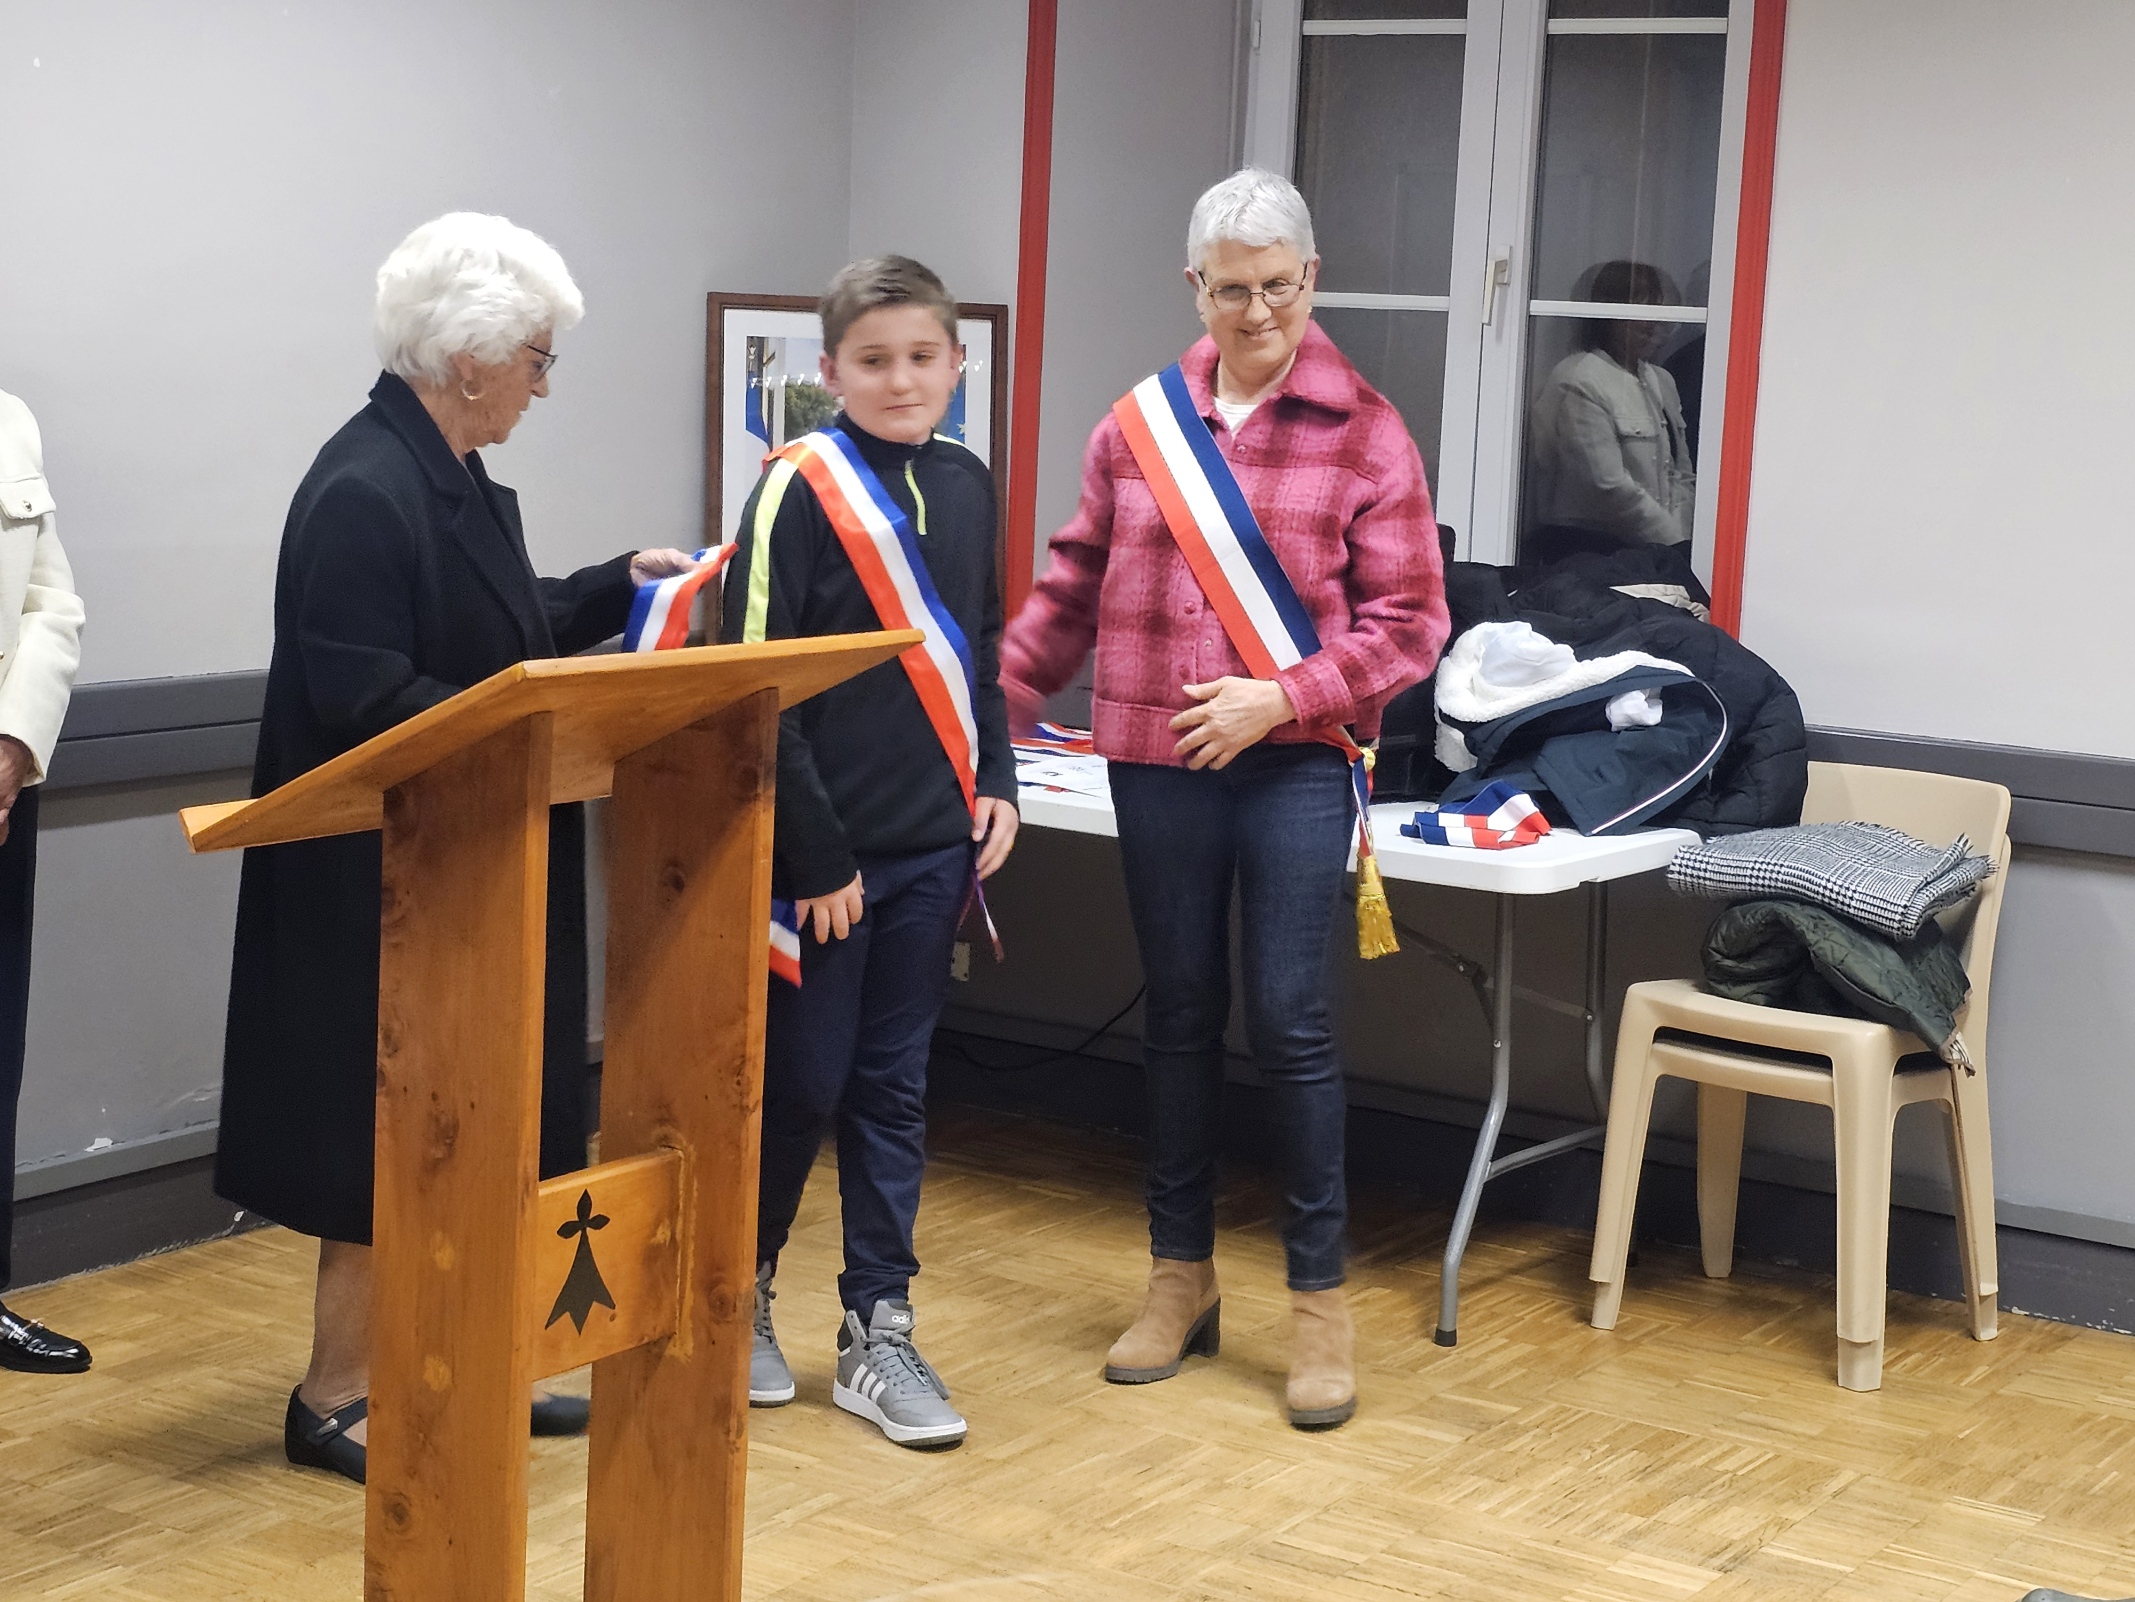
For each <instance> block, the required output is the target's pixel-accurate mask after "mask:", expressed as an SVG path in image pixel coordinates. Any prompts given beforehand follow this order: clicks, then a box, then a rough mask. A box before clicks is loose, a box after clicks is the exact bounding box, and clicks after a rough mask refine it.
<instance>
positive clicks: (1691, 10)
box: [1244, 0, 1750, 569]
mask: <svg viewBox="0 0 2135 1602" xmlns="http://www.w3.org/2000/svg"><path fill="white" fill-rule="evenodd" d="M1749 13H1750V0H1258V5H1257V7H1256V12H1255V18H1254V64H1253V76H1252V80H1251V88H1250V97H1249V101H1248V108H1247V131H1246V149H1245V152H1244V154H1245V158H1246V160H1248V161H1250V162H1253V163H1255V164H1257V165H1260V166H1265V167H1272V168H1274V169H1275V170H1277V171H1280V172H1288V173H1290V174H1291V175H1292V176H1293V177H1295V179H1296V180H1297V183H1298V186H1299V188H1300V189H1302V190H1303V191H1304V194H1305V198H1306V199H1307V201H1309V202H1310V204H1311V206H1312V212H1313V221H1314V225H1315V228H1316V231H1317V233H1318V236H1319V251H1320V258H1321V265H1320V274H1319V279H1318V289H1317V295H1316V311H1315V315H1316V316H1317V318H1318V321H1319V323H1320V325H1321V326H1322V327H1323V328H1324V329H1325V330H1326V331H1327V333H1328V334H1329V335H1330V336H1331V337H1332V338H1333V339H1334V340H1335V342H1336V343H1337V344H1338V345H1340V346H1341V348H1342V349H1343V351H1344V352H1345V353H1346V354H1347V355H1348V356H1349V358H1350V359H1351V360H1352V361H1353V362H1355V363H1356V365H1357V367H1358V368H1359V369H1360V370H1361V371H1362V372H1363V374H1364V376H1365V377H1366V378H1367V379H1368V380H1369V381H1370V382H1371V383H1372V384H1374V385H1375V386H1376V387H1377V388H1378V389H1380V390H1381V392H1383V393H1384V394H1385V395H1386V396H1387V397H1388V398H1389V399H1390V400H1392V401H1393V402H1394V404H1395V405H1396V406H1398V407H1399V408H1400V409H1401V413H1402V415H1403V417H1404V418H1405V419H1406V420H1407V422H1408V425H1409V430H1410V432H1411V433H1412V434H1413V435H1414V436H1415V438H1416V441H1417V444H1418V446H1419V448H1420V449H1421V451H1422V453H1423V457H1424V462H1425V466H1426V469H1427V470H1428V472H1429V476H1430V481H1431V487H1432V491H1433V494H1434V495H1435V497H1436V499H1437V504H1438V508H1439V515H1440V518H1441V519H1442V520H1443V521H1444V522H1446V523H1447V524H1450V525H1451V526H1453V527H1454V528H1456V529H1457V530H1458V531H1459V534H1460V552H1461V554H1462V555H1463V556H1467V557H1470V558H1471V559H1475V560H1481V561H1493V562H1504V563H1510V562H1513V561H1516V560H1521V559H1526V560H1535V559H1537V558H1543V557H1547V556H1549V555H1554V554H1562V553H1565V552H1568V551H1571V550H1578V549H1600V548H1612V547H1615V546H1619V545H1672V546H1677V547H1679V548H1684V549H1690V550H1693V551H1694V552H1695V555H1696V558H1697V561H1698V565H1699V567H1700V568H1701V569H1703V568H1707V566H1708V562H1709V551H1710V545H1711V530H1712V526H1713V517H1712V512H1713V506H1712V503H1713V500H1714V497H1713V495H1712V494H1711V491H1710V472H1709V468H1710V466H1711V465H1712V464H1715V463H1716V461H1717V456H1718V450H1717V444H1718V439H1719V419H1720V412H1721V403H1722V398H1723V397H1722V395H1721V387H1722V386H1721V375H1722V374H1724V372H1725V369H1726V350H1725V345H1726V338H1725V334H1726V314H1727V306H1726V298H1727V291H1728V289H1729V288H1730V287H1731V285H1732V282H1733V257H1734V248H1733V247H1734V213H1735V202H1736V198H1737V195H1738V186H1739V177H1740V170H1739V169H1740V149H1741V132H1740V130H1741V121H1742V110H1743V104H1742V103H1743V99H1744V93H1745V90H1746V83H1747V70H1748V53H1749V52H1748V46H1749V33H1750V29H1749V20H1750V18H1749Z"/></svg>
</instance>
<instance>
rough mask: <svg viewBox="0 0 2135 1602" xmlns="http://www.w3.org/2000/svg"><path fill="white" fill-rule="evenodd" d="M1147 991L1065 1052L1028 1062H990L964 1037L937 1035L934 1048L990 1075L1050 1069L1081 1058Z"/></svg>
mask: <svg viewBox="0 0 2135 1602" xmlns="http://www.w3.org/2000/svg"><path fill="white" fill-rule="evenodd" d="M1148 993H1149V987H1148V986H1147V985H1146V984H1145V985H1142V986H1141V987H1140V988H1139V989H1137V990H1136V991H1135V992H1134V994H1133V995H1131V996H1129V997H1128V998H1127V1004H1126V1005H1125V1006H1124V1007H1122V1008H1120V1009H1119V1011H1117V1012H1115V1013H1114V1014H1112V1016H1111V1017H1109V1018H1107V1019H1106V1020H1105V1021H1104V1022H1103V1023H1101V1024H1099V1025H1098V1026H1097V1027H1096V1028H1095V1029H1092V1030H1091V1031H1090V1032H1089V1033H1088V1034H1086V1035H1084V1036H1083V1037H1082V1038H1081V1039H1080V1040H1078V1041H1076V1042H1075V1044H1074V1045H1072V1046H1069V1047H1067V1048H1066V1049H1065V1050H1063V1051H1049V1052H1045V1053H1043V1054H1042V1055H1040V1056H1036V1057H1033V1058H1031V1059H1030V1060H1029V1061H1028V1062H989V1061H987V1060H986V1059H985V1058H984V1057H981V1056H980V1055H979V1054H978V1053H977V1052H975V1051H973V1050H972V1049H971V1048H970V1047H969V1046H967V1045H965V1044H964V1043H963V1042H962V1041H961V1040H948V1041H944V1040H942V1039H941V1038H940V1037H939V1036H936V1037H935V1046H934V1049H935V1050H936V1051H938V1052H940V1053H941V1054H942V1055H943V1056H945V1057H954V1058H957V1059H958V1060H959V1061H962V1062H967V1063H969V1064H970V1065H971V1066H972V1067H974V1068H978V1069H983V1070H984V1071H985V1072H987V1073H989V1074H1020V1073H1026V1072H1028V1071H1029V1070H1030V1069H1033V1068H1050V1067H1052V1065H1053V1064H1054V1063H1056V1062H1066V1061H1067V1060H1068V1059H1069V1058H1070V1057H1080V1056H1081V1055H1082V1054H1083V1053H1084V1052H1086V1051H1088V1050H1089V1049H1090V1047H1092V1046H1094V1045H1096V1044H1097V1042H1098V1041H1099V1040H1101V1039H1103V1038H1104V1036H1105V1034H1106V1032H1107V1031H1108V1030H1110V1029H1111V1027H1112V1026H1113V1025H1114V1024H1116V1023H1118V1022H1119V1021H1120V1019H1122V1018H1124V1017H1126V1016H1127V1014H1128V1013H1130V1012H1132V1011H1133V1010H1134V1009H1135V1008H1136V1007H1138V1006H1140V1005H1141V1003H1142V997H1144V996H1146V995H1147V994H1148Z"/></svg>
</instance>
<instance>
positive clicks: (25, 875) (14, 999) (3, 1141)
mask: <svg viewBox="0 0 2135 1602" xmlns="http://www.w3.org/2000/svg"><path fill="white" fill-rule="evenodd" d="M37 796H38V792H37V790H36V789H35V788H34V787H31V788H25V789H24V790H23V792H22V794H21V795H19V796H17V797H16V798H15V810H14V812H13V813H12V814H11V815H10V817H9V820H8V834H7V843H6V844H5V845H0V1155H4V1156H5V1157H6V1158H7V1162H6V1164H5V1165H4V1166H0V1290H6V1289H7V1286H8V1275H9V1273H10V1272H11V1261H10V1260H11V1257H12V1255H13V1254H12V1252H11V1251H10V1247H11V1245H12V1244H13V1241H12V1236H13V1234H14V1229H15V1105H16V1101H17V1099H18V1098H19V1097H20V1096H21V1094H22V1051H23V1044H24V1036H25V1034H26V1033H27V1030H28V1026H29V1016H30V927H31V925H32V924H33V923H34V922H35V921H36V898H35V896H34V895H33V894H32V892H33V890H34V889H35V887H36V883H37Z"/></svg>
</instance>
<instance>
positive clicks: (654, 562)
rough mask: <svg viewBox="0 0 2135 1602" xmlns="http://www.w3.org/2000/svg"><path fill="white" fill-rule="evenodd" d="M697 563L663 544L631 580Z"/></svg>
mask: <svg viewBox="0 0 2135 1602" xmlns="http://www.w3.org/2000/svg"><path fill="white" fill-rule="evenodd" d="M696 565H697V559H696V558H695V557H694V556H692V555H690V554H689V552H687V551H678V550H676V549H675V548H674V547H673V546H671V545H669V546H663V547H662V548H661V549H659V550H657V551H640V552H638V553H637V555H635V556H633V557H632V558H631V559H630V582H631V583H633V584H650V583H651V582H652V581H653V580H654V579H664V578H673V577H674V576H675V575H676V574H677V573H687V572H688V571H689V570H690V569H691V568H693V567H695V566H696ZM841 938H842V937H841Z"/></svg>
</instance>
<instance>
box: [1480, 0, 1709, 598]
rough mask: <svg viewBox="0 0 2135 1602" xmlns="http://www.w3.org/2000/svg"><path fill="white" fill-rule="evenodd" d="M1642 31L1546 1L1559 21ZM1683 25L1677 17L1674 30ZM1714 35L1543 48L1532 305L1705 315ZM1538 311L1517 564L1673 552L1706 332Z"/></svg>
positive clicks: (1685, 532) (1592, 40) (1603, 39)
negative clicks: (1610, 553)
mask: <svg viewBox="0 0 2135 1602" xmlns="http://www.w3.org/2000/svg"><path fill="white" fill-rule="evenodd" d="M1573 3H1577V4H1580V5H1581V6H1582V7H1584V9H1583V10H1582V11H1580V12H1579V13H1577V14H1582V15H1587V16H1595V15H1615V16H1622V15H1627V14H1631V15H1644V14H1647V13H1646V11H1645V10H1644V9H1643V8H1642V7H1640V8H1629V7H1627V6H1626V5H1622V4H1619V5H1617V6H1615V7H1614V8H1613V9H1609V8H1606V7H1604V6H1603V5H1601V4H1600V0H1555V4H1554V6H1553V11H1552V14H1553V15H1564V14H1566V11H1567V8H1568V6H1569V5H1570V4H1573ZM1664 14H1674V15H1682V14H1686V13H1685V11H1684V10H1683V9H1680V8H1679V9H1678V10H1676V11H1674V12H1672V13H1664ZM1725 58H1726V37H1725V36H1724V35H1722V34H1552V35H1551V36H1550V39H1549V44H1548V55H1547V65H1546V72H1545V77H1544V88H1543V113H1542V148H1541V163H1540V171H1539V174H1538V178H1537V185H1536V194H1535V232H1534V241H1535V242H1534V261H1533V269H1532V278H1531V283H1532V285H1533V288H1532V295H1533V298H1534V299H1535V300H1536V301H1537V302H1552V301H1555V302H1592V303H1596V304H1597V305H1600V306H1617V307H1624V306H1641V305H1644V306H1703V305H1704V304H1705V303H1706V298H1707V294H1708V292H1709V288H1710V278H1711V255H1712V232H1713V208H1714V203H1715V196H1716V189H1717V182H1718V170H1719V145H1720V100H1721V93H1722V80H1723V70H1724V63H1725ZM1561 312H1562V308H1559V307H1548V306H1543V307H1539V308H1537V309H1535V310H1534V311H1533V313H1532V315H1531V316H1530V319H1529V324H1528V382H1527V393H1528V401H1529V405H1528V414H1527V438H1526V442H1525V449H1524V451H1523V456H1522V460H1523V468H1524V472H1523V482H1522V486H1521V514H1520V525H1521V530H1522V537H1521V542H1520V556H1521V559H1522V561H1524V562H1530V563H1532V562H1538V561H1549V560H1553V559H1555V558H1558V557H1561V556H1564V555H1569V554H1571V553H1573V552H1577V551H1591V550H1603V551H1606V550H1614V549H1619V548H1623V547H1626V546H1644V545H1664V546H1665V545H1680V544H1683V543H1684V542H1686V541H1688V540H1689V539H1690V537H1691V529H1692V522H1693V518H1694V515H1695V507H1696V496H1697V476H1696V461H1697V454H1696V452H1697V432H1696V430H1697V424H1698V419H1699V413H1700V410H1701V405H1700V403H1701V400H1702V394H1701V390H1702V379H1703V371H1704V351H1705V346H1704V329H1703V327H1702V325H1700V324H1697V323H1695V322H1677V321H1674V320H1671V319H1667V318H1662V317H1656V318H1653V319H1650V320H1649V319H1644V318H1639V317H1637V316H1635V315H1633V316H1624V315H1620V314H1619V315H1614V316H1610V315H1597V316H1593V317H1584V316H1579V315H1576V314H1574V315H1563V314H1561Z"/></svg>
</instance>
